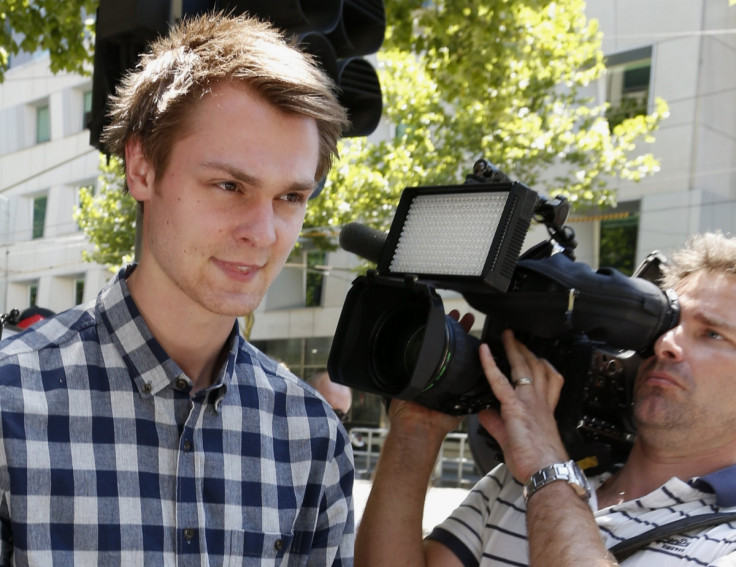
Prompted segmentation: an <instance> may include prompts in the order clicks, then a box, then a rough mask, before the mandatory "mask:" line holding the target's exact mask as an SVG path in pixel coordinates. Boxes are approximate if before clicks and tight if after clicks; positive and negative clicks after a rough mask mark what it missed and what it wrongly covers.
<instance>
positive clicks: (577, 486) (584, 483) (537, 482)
mask: <svg viewBox="0 0 736 567" xmlns="http://www.w3.org/2000/svg"><path fill="white" fill-rule="evenodd" d="M556 480H564V481H565V482H566V483H567V484H569V485H570V486H572V487H573V489H574V490H575V493H576V494H577V495H578V496H580V498H582V499H583V500H585V501H587V500H588V499H589V498H590V494H591V491H590V485H589V484H588V479H587V478H585V473H583V471H582V470H580V467H579V466H578V465H577V463H576V462H575V461H567V462H566V463H555V464H554V465H550V466H548V467H544V468H543V469H541V470H539V471H537V472H535V473H534V474H533V475H532V476H531V477H530V478H529V480H528V481H527V483H526V484H525V485H524V501H525V502H528V501H529V499H530V498H531V497H532V495H533V494H534V493H535V492H537V491H538V490H539V489H540V488H542V487H543V486H547V485H548V484H550V483H551V482H555V481H556Z"/></svg>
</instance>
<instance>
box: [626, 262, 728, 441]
mask: <svg viewBox="0 0 736 567" xmlns="http://www.w3.org/2000/svg"><path fill="white" fill-rule="evenodd" d="M677 292H678V295H679V299H680V306H681V313H680V323H679V324H678V325H677V326H676V327H674V328H673V329H671V330H669V331H667V332H666V333H665V334H664V335H662V336H661V337H660V338H659V339H658V340H657V342H656V343H655V348H654V352H655V355H654V356H653V357H651V358H649V359H647V360H646V361H645V362H644V363H643V364H642V366H641V369H640V371H639V375H638V376H637V379H636V383H635V386H634V416H635V420H636V423H637V427H638V429H639V432H640V435H642V436H644V438H645V439H651V440H655V439H656V440H659V441H658V442H659V443H660V444H661V443H670V444H672V445H673V446H674V447H687V445H694V446H695V447H697V448H698V449H699V450H704V449H705V450H708V449H710V448H713V449H715V448H717V447H719V446H722V445H724V444H727V443H734V442H736V433H735V432H736V411H734V408H736V310H734V309H733V306H734V305H736V277H734V276H714V275H712V274H709V273H704V272H701V273H698V274H696V275H694V276H693V277H691V278H690V279H688V280H687V281H686V282H684V284H682V285H681V286H680V287H679V288H678V289H677Z"/></svg>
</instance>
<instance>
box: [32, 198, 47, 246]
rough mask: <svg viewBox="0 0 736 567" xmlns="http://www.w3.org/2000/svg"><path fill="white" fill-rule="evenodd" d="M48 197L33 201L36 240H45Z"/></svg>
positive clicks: (34, 236) (34, 235)
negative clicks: (44, 231) (44, 230)
mask: <svg viewBox="0 0 736 567" xmlns="http://www.w3.org/2000/svg"><path fill="white" fill-rule="evenodd" d="M46 201H47V197H46V195H41V196H38V197H35V198H34V199H33V235H32V237H33V238H34V239H36V238H43V229H44V225H45V224H46Z"/></svg>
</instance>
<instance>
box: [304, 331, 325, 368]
mask: <svg viewBox="0 0 736 567" xmlns="http://www.w3.org/2000/svg"><path fill="white" fill-rule="evenodd" d="M331 343H332V338H331V337H309V338H307V339H306V343H305V351H306V352H305V353H304V364H305V365H306V366H308V367H323V368H325V367H327V357H328V356H329V354H330V345H331Z"/></svg>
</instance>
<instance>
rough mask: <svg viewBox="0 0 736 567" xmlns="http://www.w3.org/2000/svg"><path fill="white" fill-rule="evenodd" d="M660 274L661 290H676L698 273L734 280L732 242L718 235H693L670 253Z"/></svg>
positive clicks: (735, 248) (735, 250)
mask: <svg viewBox="0 0 736 567" xmlns="http://www.w3.org/2000/svg"><path fill="white" fill-rule="evenodd" d="M662 271H663V277H662V281H661V283H660V285H661V286H662V287H663V288H670V287H677V286H678V285H680V284H681V283H683V282H684V281H686V280H687V279H688V278H690V277H691V276H692V275H693V274H695V273H697V272H700V271H707V272H711V273H713V274H716V275H717V274H729V275H732V276H734V275H736V238H734V237H731V236H726V235H724V234H723V233H721V232H720V231H716V232H705V233H703V234H696V235H693V236H691V237H690V238H689V239H688V241H687V243H686V244H685V246H684V247H683V248H682V249H680V250H677V251H676V252H673V253H672V255H671V256H670V261H669V263H666V264H665V265H664V266H663V270H662Z"/></svg>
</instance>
